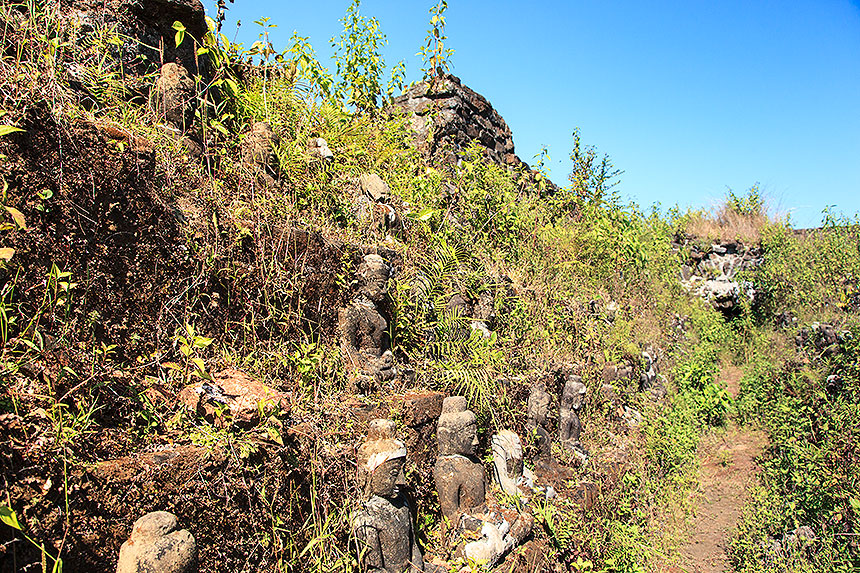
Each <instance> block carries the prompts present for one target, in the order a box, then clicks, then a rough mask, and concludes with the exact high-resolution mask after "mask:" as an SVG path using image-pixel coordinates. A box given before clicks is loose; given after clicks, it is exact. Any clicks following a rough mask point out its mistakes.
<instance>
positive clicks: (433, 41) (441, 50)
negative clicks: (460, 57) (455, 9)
mask: <svg viewBox="0 0 860 573" xmlns="http://www.w3.org/2000/svg"><path fill="white" fill-rule="evenodd" d="M446 10H448V1H447V0H439V2H438V3H437V4H436V5H435V6H433V7H432V8H430V28H429V29H428V30H427V37H426V38H425V40H426V42H425V44H424V45H422V46H421V50H420V51H419V52H418V54H416V55H419V56H421V58H422V59H423V62H424V66H423V67H422V68H421V71H422V72H424V80H425V81H426V80H431V83H433V82H436V81H437V80H439V79H440V78H441V77H442V76H444V75H445V74H446V73H448V72H449V71H450V69H451V56H452V55H453V54H454V50H452V49H451V48H446V47H445V41H446V40H447V39H448V36H446V35H445V11H446Z"/></svg>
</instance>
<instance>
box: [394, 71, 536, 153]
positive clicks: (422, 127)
mask: <svg viewBox="0 0 860 573" xmlns="http://www.w3.org/2000/svg"><path fill="white" fill-rule="evenodd" d="M391 108H392V109H393V110H395V111H402V112H405V113H407V114H408V116H409V119H410V122H411V123H412V127H413V128H414V129H415V134H416V143H417V144H418V148H419V149H420V150H421V151H422V153H424V155H425V156H426V157H427V158H428V159H429V160H430V161H431V162H433V163H449V164H450V163H456V162H457V160H458V159H460V158H461V157H462V156H463V154H464V152H465V150H466V148H467V147H468V146H469V145H470V144H471V143H472V141H474V140H477V141H478V142H479V143H480V144H481V146H482V147H483V148H484V150H485V155H486V157H487V158H488V159H490V160H491V161H493V162H494V163H496V164H498V165H502V166H506V167H511V168H514V169H517V168H520V167H524V168H526V169H528V165H526V163H525V162H524V161H523V160H521V159H520V158H519V157H518V156H517V154H516V153H515V151H514V140H513V136H512V134H511V128H510V127H508V124H507V123H505V120H504V119H502V116H501V115H499V113H498V112H497V111H496V110H495V109H493V106H492V105H491V104H490V102H489V101H487V99H486V98H485V97H484V96H482V95H481V94H479V93H477V92H475V91H474V90H472V89H470V88H468V87H467V86H465V85H463V84H462V83H461V82H460V79H459V78H457V77H456V76H453V75H446V76H444V77H443V78H441V79H439V80H436V81H435V82H429V81H428V82H418V83H416V84H414V85H413V86H411V87H410V88H409V89H408V90H406V92H405V93H404V94H403V95H401V96H399V97H397V98H395V99H394V102H393V104H392V106H391Z"/></svg>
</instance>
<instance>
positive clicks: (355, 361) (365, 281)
mask: <svg viewBox="0 0 860 573" xmlns="http://www.w3.org/2000/svg"><path fill="white" fill-rule="evenodd" d="M390 274H391V269H390V268H389V267H388V264H387V263H386V262H385V260H383V258H382V257H380V256H379V255H372V254H371V255H366V256H365V257H364V261H363V262H362V263H361V265H359V267H358V271H357V272H356V276H357V279H358V294H357V295H356V297H355V299H354V300H353V301H352V303H350V305H349V306H347V307H345V308H341V309H340V311H339V312H338V330H339V334H340V341H341V350H342V352H343V357H344V362H345V366H346V368H347V371H348V372H349V374H350V378H351V379H353V380H354V381H355V383H356V386H357V389H358V390H359V391H361V392H370V391H371V390H373V389H374V387H375V386H376V384H377V383H379V382H385V381H388V380H392V379H393V378H395V377H396V376H397V369H396V367H395V364H394V355H393V354H392V352H391V342H390V340H389V338H388V320H386V318H385V316H384V315H383V314H382V313H383V312H384V308H382V307H384V305H383V304H382V303H383V302H384V301H385V298H386V296H387V295H388V277H389V275H390Z"/></svg>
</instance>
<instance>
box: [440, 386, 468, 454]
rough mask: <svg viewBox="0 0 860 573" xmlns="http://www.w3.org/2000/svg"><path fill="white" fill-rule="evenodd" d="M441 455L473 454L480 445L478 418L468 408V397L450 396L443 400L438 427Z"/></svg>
mask: <svg viewBox="0 0 860 573" xmlns="http://www.w3.org/2000/svg"><path fill="white" fill-rule="evenodd" d="M436 439H437V440H438V442H439V455H440V456H445V455H452V454H460V455H462V456H471V455H474V453H475V448H476V447H477V446H478V420H477V418H476V417H475V413H474V412H472V411H471V410H468V409H467V408H466V398H464V397H463V396H450V397H448V398H445V400H444V401H443V402H442V414H441V415H440V416H439V424H438V426H437V427H436Z"/></svg>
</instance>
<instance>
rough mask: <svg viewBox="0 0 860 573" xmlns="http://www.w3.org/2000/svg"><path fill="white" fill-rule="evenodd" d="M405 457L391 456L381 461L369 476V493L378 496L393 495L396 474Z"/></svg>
mask: <svg viewBox="0 0 860 573" xmlns="http://www.w3.org/2000/svg"><path fill="white" fill-rule="evenodd" d="M404 463H406V458H404V457H399V458H392V459H390V460H387V461H385V462H383V463H382V464H381V465H380V466H379V467H377V468H376V469H375V470H374V471H373V474H372V475H371V476H370V493H371V494H373V495H378V496H380V497H394V495H395V493H396V489H397V476H398V475H400V470H401V469H403V464H404Z"/></svg>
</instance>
